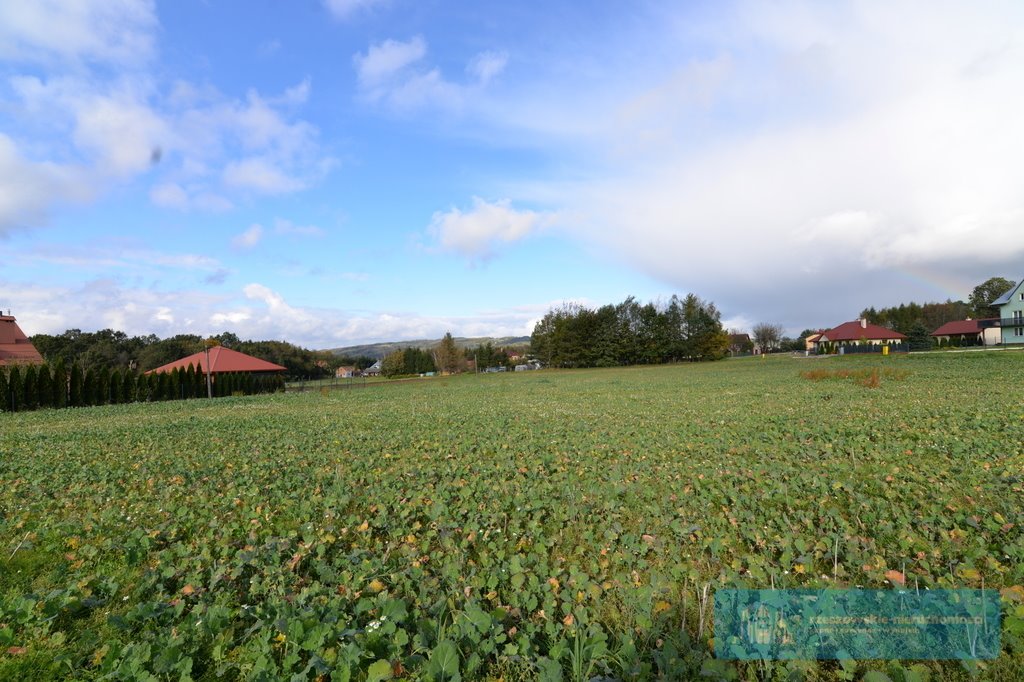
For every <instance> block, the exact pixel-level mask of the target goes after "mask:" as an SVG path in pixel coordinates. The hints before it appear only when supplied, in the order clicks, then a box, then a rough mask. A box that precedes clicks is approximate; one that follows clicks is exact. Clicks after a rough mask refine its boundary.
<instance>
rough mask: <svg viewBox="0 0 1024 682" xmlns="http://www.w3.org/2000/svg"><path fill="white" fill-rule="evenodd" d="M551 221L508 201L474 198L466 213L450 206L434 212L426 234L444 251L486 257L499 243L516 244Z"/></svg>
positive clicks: (544, 214) (542, 214)
mask: <svg viewBox="0 0 1024 682" xmlns="http://www.w3.org/2000/svg"><path fill="white" fill-rule="evenodd" d="M552 220H553V216H552V215H551V214H550V213H537V212H534V211H528V210H516V209H514V208H512V206H511V202H510V201H509V200H508V199H502V200H500V201H495V202H487V201H485V200H483V199H481V198H479V197H474V198H473V207H472V208H471V209H470V210H468V211H462V210H461V209H459V208H455V207H453V208H451V209H449V210H448V211H446V212H440V211H439V212H437V213H435V214H434V217H433V219H432V220H431V222H430V226H429V227H428V228H427V232H428V234H430V235H431V236H432V237H434V238H435V239H436V240H437V244H438V246H440V247H441V248H442V249H444V250H446V251H454V252H456V253H459V254H461V255H464V256H467V257H469V258H487V257H489V256H491V255H492V254H493V251H494V249H495V248H496V247H497V246H498V245H499V244H500V243H505V244H509V243H512V242H515V241H519V240H520V239H523V238H524V237H526V236H527V235H529V234H530V233H532V232H535V231H536V230H538V229H540V228H542V227H544V226H546V225H548V224H550V223H551V222H552Z"/></svg>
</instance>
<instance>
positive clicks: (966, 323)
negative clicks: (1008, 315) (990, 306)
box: [931, 317, 1002, 346]
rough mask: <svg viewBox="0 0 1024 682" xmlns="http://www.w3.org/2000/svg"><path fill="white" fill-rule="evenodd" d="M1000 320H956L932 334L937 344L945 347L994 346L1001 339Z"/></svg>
mask: <svg viewBox="0 0 1024 682" xmlns="http://www.w3.org/2000/svg"><path fill="white" fill-rule="evenodd" d="M1000 331H1001V330H1000V328H999V318H992V319H984V320H972V319H971V318H969V317H968V318H967V319H966V320H955V321H953V322H947V323H946V324H944V325H942V326H941V327H939V328H938V329H936V330H935V331H933V332H932V333H931V337H932V338H933V339H935V341H936V343H939V344H940V345H944V346H994V345H996V344H997V343H999V341H1000V339H1001V336H1002V335H1001V334H1000Z"/></svg>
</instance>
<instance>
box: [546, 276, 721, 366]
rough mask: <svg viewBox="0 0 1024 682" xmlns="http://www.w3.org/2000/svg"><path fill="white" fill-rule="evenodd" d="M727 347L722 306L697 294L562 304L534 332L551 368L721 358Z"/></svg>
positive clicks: (549, 312)
mask: <svg viewBox="0 0 1024 682" xmlns="http://www.w3.org/2000/svg"><path fill="white" fill-rule="evenodd" d="M728 347H729V335H728V334H727V333H726V332H725V330H724V329H723V328H722V322H721V314H720V313H719V312H718V309H717V308H715V305H714V304H713V303H711V302H709V301H703V300H701V299H700V298H699V297H697V296H696V295H694V294H687V295H686V296H685V297H684V298H682V299H680V298H679V297H678V296H672V298H670V299H669V300H668V302H667V303H647V304H645V305H641V304H640V303H639V302H638V301H637V300H636V299H635V298H634V297H632V296H630V297H628V298H627V299H626V300H625V301H623V302H622V303H619V304H617V305H611V304H608V305H604V306H601V307H600V308H596V309H592V308H588V307H585V306H582V305H578V304H575V303H564V304H562V305H561V306H560V307H557V308H554V309H552V310H550V311H548V313H547V314H546V315H545V316H544V317H543V319H541V320H540V322H538V323H537V325H536V326H535V327H534V330H533V334H532V335H531V337H530V348H531V353H532V354H533V356H534V357H536V358H538V359H539V360H540V361H541V362H542V363H544V364H545V365H547V366H550V367H614V366H621V365H641V364H658V363H667V362H682V361H691V362H692V361H703V360H719V359H721V358H723V357H725V355H726V352H727V350H728Z"/></svg>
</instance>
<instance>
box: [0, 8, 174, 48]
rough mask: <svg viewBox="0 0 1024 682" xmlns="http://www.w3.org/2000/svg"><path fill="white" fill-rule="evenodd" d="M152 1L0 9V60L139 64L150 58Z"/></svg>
mask: <svg viewBox="0 0 1024 682" xmlns="http://www.w3.org/2000/svg"><path fill="white" fill-rule="evenodd" d="M156 24H157V18H156V6H155V4H154V2H153V1H152V0H77V1H76V2H64V1H62V0H33V2H4V3H0V58H3V59H7V60H26V61H42V62H50V61H53V60H54V59H62V60H75V61H78V60H85V61H97V62H115V63H117V62H138V61H140V60H145V59H147V58H148V57H149V56H150V55H151V54H152V52H153V47H154V45H153V30H154V29H155V27H156Z"/></svg>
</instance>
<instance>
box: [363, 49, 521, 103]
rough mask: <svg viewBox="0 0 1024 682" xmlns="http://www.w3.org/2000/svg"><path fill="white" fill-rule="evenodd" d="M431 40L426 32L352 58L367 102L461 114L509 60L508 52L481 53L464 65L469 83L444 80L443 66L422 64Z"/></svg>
mask: <svg viewBox="0 0 1024 682" xmlns="http://www.w3.org/2000/svg"><path fill="white" fill-rule="evenodd" d="M426 55H427V43H426V41H425V40H424V39H423V38H422V36H416V37H414V38H412V39H410V40H408V41H406V42H402V41H398V40H385V41H383V42H381V43H377V44H374V45H371V46H370V47H369V49H368V50H367V51H366V53H365V54H363V53H357V54H355V55H354V56H353V57H352V62H353V64H354V66H355V70H356V75H357V77H358V80H359V88H360V95H361V97H362V98H363V99H365V100H366V101H368V102H373V103H380V104H385V105H387V106H389V107H391V108H392V109H395V110H398V111H401V112H409V111H413V110H416V109H421V108H425V107H434V108H438V109H441V110H444V111H450V112H461V111H462V110H463V109H464V108H465V106H466V103H467V102H469V101H473V102H475V101H476V100H477V99H479V97H480V94H481V92H482V91H483V88H484V87H485V86H486V85H487V84H488V82H490V81H491V80H492V79H493V78H494V77H496V76H497V75H498V74H499V73H500V72H501V71H502V70H503V69H504V68H505V65H506V63H507V61H508V56H507V55H506V54H505V53H504V52H494V51H491V52H481V53H479V54H477V55H476V56H474V57H473V59H472V60H471V61H470V63H469V64H468V65H467V67H466V72H467V74H469V75H470V76H471V77H472V82H470V83H457V82H453V81H450V80H448V79H446V78H445V76H444V74H443V73H442V72H441V69H440V68H437V67H431V66H429V65H428V64H424V58H425V57H426Z"/></svg>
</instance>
